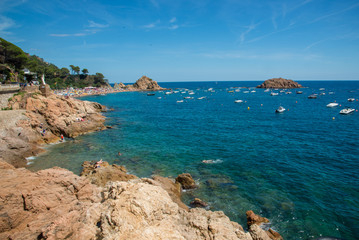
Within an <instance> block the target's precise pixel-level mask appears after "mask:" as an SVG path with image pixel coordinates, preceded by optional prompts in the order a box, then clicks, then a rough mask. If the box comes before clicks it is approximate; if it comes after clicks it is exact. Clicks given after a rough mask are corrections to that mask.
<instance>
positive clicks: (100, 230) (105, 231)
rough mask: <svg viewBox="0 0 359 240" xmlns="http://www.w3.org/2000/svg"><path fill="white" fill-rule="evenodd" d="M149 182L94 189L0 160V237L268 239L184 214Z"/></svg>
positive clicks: (82, 181) (214, 215) (196, 211)
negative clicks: (15, 166) (16, 166)
mask: <svg viewBox="0 0 359 240" xmlns="http://www.w3.org/2000/svg"><path fill="white" fill-rule="evenodd" d="M100 168H101V167H100ZM149 181H150V180H149V179H139V178H135V179H131V180H129V181H128V182H125V181H116V182H108V183H107V184H106V186H105V187H100V186H97V185H94V184H92V183H91V182H90V180H89V179H87V178H86V177H80V176H77V175H75V174H73V173H72V172H70V171H68V170H65V169H62V168H58V167H54V168H51V169H46V170H41V171H38V172H30V171H28V170H26V169H23V168H17V169H16V168H14V167H13V166H12V165H10V164H8V163H6V162H4V161H2V160H0V188H1V191H0V205H1V206H2V207H1V208H0V239H20V240H21V239H106V240H109V239H128V240H132V239H136V240H138V239H139V240H141V239H144V240H148V239H242V240H253V239H256V240H265V239H266V240H267V239H269V238H268V235H267V234H266V232H265V231H264V230H262V228H260V227H259V226H258V225H257V224H253V225H252V226H251V228H250V229H249V232H246V231H244V230H243V228H242V226H240V225H239V224H238V223H236V222H232V221H230V219H229V218H228V217H227V216H226V215H225V214H224V213H223V212H221V211H215V212H213V211H207V210H205V209H203V208H192V209H189V210H185V209H183V208H181V207H179V205H178V204H176V203H175V202H174V201H173V200H172V199H171V197H170V195H169V194H168V192H167V191H165V190H164V189H163V188H162V187H161V186H160V183H156V184H151V183H149ZM151 181H156V180H153V179H152V180H151ZM157 184H158V185H157Z"/></svg>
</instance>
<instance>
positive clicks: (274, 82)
mask: <svg viewBox="0 0 359 240" xmlns="http://www.w3.org/2000/svg"><path fill="white" fill-rule="evenodd" d="M302 87H303V86H302V85H300V84H299V83H297V82H294V81H293V80H290V79H284V78H272V79H268V80H265V81H264V82H263V83H262V84H261V85H258V86H257V88H302Z"/></svg>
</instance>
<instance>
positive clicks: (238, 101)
mask: <svg viewBox="0 0 359 240" xmlns="http://www.w3.org/2000/svg"><path fill="white" fill-rule="evenodd" d="M234 102H235V103H242V102H243V100H234Z"/></svg>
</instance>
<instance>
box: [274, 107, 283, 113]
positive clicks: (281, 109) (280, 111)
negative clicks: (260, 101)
mask: <svg viewBox="0 0 359 240" xmlns="http://www.w3.org/2000/svg"><path fill="white" fill-rule="evenodd" d="M284 111H285V108H284V107H282V106H280V107H279V108H277V109H276V110H275V112H276V113H282V112H284Z"/></svg>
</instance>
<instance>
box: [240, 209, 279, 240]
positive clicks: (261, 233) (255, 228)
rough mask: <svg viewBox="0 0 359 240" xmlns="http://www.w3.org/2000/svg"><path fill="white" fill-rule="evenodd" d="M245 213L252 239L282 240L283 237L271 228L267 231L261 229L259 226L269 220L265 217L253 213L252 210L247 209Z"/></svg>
mask: <svg viewBox="0 0 359 240" xmlns="http://www.w3.org/2000/svg"><path fill="white" fill-rule="evenodd" d="M246 215H247V226H248V229H249V232H250V233H251V236H252V238H253V239H254V240H255V239H258V240H262V239H272V240H283V237H282V236H281V235H280V234H279V233H278V232H276V231H274V230H273V229H271V228H270V229H269V230H268V231H265V230H263V229H261V227H260V226H261V224H262V223H269V220H268V219H267V218H265V217H261V216H259V215H257V214H255V213H254V212H253V211H252V210H249V211H247V212H246Z"/></svg>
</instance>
